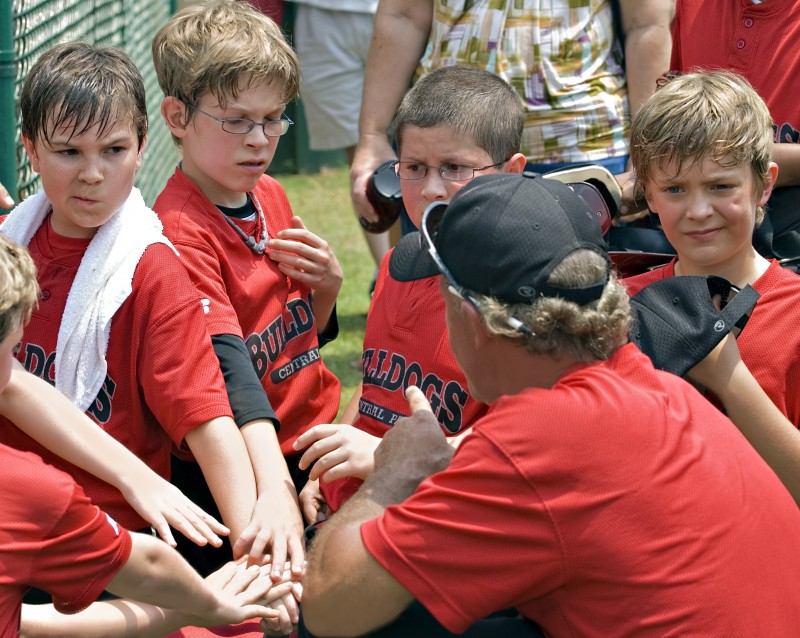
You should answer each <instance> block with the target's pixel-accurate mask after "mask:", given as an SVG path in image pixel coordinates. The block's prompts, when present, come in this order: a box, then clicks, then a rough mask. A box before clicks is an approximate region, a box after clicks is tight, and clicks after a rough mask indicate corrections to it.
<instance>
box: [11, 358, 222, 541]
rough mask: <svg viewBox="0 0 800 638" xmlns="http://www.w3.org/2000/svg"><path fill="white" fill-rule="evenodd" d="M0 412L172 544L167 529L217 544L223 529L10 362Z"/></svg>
mask: <svg viewBox="0 0 800 638" xmlns="http://www.w3.org/2000/svg"><path fill="white" fill-rule="evenodd" d="M0 414H2V415H3V416H4V417H6V418H7V419H8V420H9V421H11V422H12V423H14V424H15V425H16V426H17V427H18V428H20V429H21V430H22V431H23V432H25V433H26V434H27V435H28V436H30V437H31V438H33V439H34V440H36V441H38V442H39V443H40V444H41V445H43V446H44V447H46V448H47V449H49V450H50V451H52V452H53V453H54V454H57V455H58V456H60V457H61V458H63V459H65V460H66V461H68V462H70V463H72V464H73V465H76V466H78V467H80V468H82V469H84V470H86V471H87V472H90V473H91V474H94V475H95V476H96V477H98V478H99V479H102V480H103V481H105V482H106V483H109V484H110V485H113V486H114V487H116V488H117V489H118V490H119V491H120V492H122V495H123V496H124V497H125V499H126V500H127V501H128V502H129V503H130V504H131V506H132V507H133V508H134V509H135V510H136V511H137V512H138V513H139V515H140V516H142V518H144V519H146V520H147V521H148V522H149V523H150V524H151V525H152V526H153V528H154V529H155V530H156V532H157V533H158V535H159V536H160V537H161V538H163V539H164V540H165V541H166V542H167V543H169V544H170V545H172V546H173V547H174V546H175V539H174V538H173V536H172V532H171V531H170V529H169V526H170V525H172V527H174V528H175V529H177V530H178V531H180V532H181V533H182V534H184V535H185V536H186V537H187V538H189V539H190V540H192V541H193V542H195V543H197V544H198V545H205V544H206V543H211V544H212V545H214V546H219V545H220V544H221V541H220V539H219V537H218V536H217V534H227V533H228V529H227V528H226V527H225V526H223V525H221V524H220V523H219V522H218V521H217V520H216V519H214V517H212V516H210V515H209V514H207V513H205V512H204V511H203V510H202V509H200V508H199V507H197V505H195V504H194V503H192V501H190V500H189V499H188V498H186V497H185V496H184V495H183V494H182V493H181V491H180V490H179V489H178V488H176V487H175V486H174V485H172V484H171V483H169V482H168V481H166V480H164V479H163V478H161V477H160V476H159V475H157V474H156V473H155V472H153V470H151V469H150V468H149V467H148V466H147V465H145V463H143V462H142V461H141V460H140V459H139V458H138V457H137V456H135V455H134V454H133V453H132V452H130V451H129V450H128V449H127V448H126V447H125V446H123V445H122V444H121V443H119V441H117V440H116V439H114V438H113V437H111V436H109V435H108V434H107V433H106V432H105V431H104V430H103V429H102V428H100V427H98V426H97V425H96V424H95V423H94V422H92V421H91V420H90V419H89V417H87V416H86V415H85V414H83V413H82V412H80V411H79V410H78V408H76V407H75V406H74V405H73V404H72V402H71V401H70V400H69V399H67V397H65V396H64V395H63V394H61V393H60V392H59V391H58V390H56V389H55V388H54V387H53V386H51V385H50V384H49V383H47V382H46V381H44V380H42V379H40V378H39V377H37V376H35V375H33V374H31V373H29V372H28V371H27V370H25V368H23V367H22V365H21V364H20V363H19V362H16V361H15V362H14V367H13V369H12V372H11V379H10V381H9V383H8V385H7V386H6V388H5V389H4V390H3V391H2V392H0Z"/></svg>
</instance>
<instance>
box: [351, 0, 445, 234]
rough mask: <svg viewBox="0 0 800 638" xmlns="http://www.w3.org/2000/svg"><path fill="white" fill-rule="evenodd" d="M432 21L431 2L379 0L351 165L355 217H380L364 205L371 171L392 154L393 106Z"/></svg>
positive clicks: (407, 81) (403, 89) (402, 92)
mask: <svg viewBox="0 0 800 638" xmlns="http://www.w3.org/2000/svg"><path fill="white" fill-rule="evenodd" d="M432 22H433V0H381V2H380V3H379V4H378V11H377V13H376V14H375V27H374V30H373V34H372V43H371V45H370V48H369V54H368V56H367V64H366V67H365V70H364V93H363V95H362V98H361V115H360V117H359V124H358V131H359V139H358V145H357V146H356V150H355V155H354V157H353V162H352V164H351V165H350V197H351V198H352V200H353V206H354V208H355V211H356V214H357V215H359V216H360V217H364V218H365V219H367V220H369V221H373V222H374V221H378V215H377V214H376V213H375V210H374V209H373V208H372V205H371V204H370V203H369V201H367V194H366V192H367V183H368V182H369V178H370V176H371V175H372V172H373V171H374V170H375V169H376V168H377V167H378V166H380V165H381V164H382V163H383V162H385V161H387V160H391V159H395V158H396V155H395V152H394V150H393V149H392V145H391V144H390V142H389V139H388V137H387V131H388V129H389V125H390V124H391V122H392V118H394V113H395V111H396V110H397V106H398V105H399V104H400V101H401V100H402V98H403V95H405V93H406V91H407V90H408V87H409V85H410V84H411V78H412V77H413V75H414V70H415V69H416V68H417V64H418V63H419V60H420V58H421V57H422V54H423V53H424V51H425V45H426V44H427V42H428V36H429V34H430V30H431V24H432Z"/></svg>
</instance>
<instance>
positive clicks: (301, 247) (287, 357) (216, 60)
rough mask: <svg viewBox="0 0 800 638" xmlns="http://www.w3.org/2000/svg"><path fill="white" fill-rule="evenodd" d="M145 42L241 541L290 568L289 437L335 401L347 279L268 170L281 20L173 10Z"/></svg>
mask: <svg viewBox="0 0 800 638" xmlns="http://www.w3.org/2000/svg"><path fill="white" fill-rule="evenodd" d="M152 53H153V61H154V64H155V68H156V73H157V76H158V81H159V84H160V86H161V89H162V91H163V92H164V95H165V97H164V100H163V102H162V106H161V113H162V116H163V118H164V121H165V122H166V125H167V126H168V127H169V130H170V132H171V133H172V136H173V139H174V141H175V142H176V144H177V145H178V146H179V147H180V150H181V162H180V164H179V166H178V167H177V168H176V170H175V173H174V174H173V176H172V177H171V178H170V180H169V182H168V183H167V185H166V187H165V188H164V190H163V192H162V193H161V194H160V196H159V197H158V199H157V200H156V202H155V205H154V209H155V210H156V212H157V213H158V214H159V216H160V218H161V220H162V221H163V223H164V232H165V234H166V235H167V236H168V237H169V238H170V239H171V240H172V242H173V243H174V244H175V246H176V247H177V249H178V251H179V252H180V254H181V258H182V260H183V262H184V264H185V265H186V266H187V268H188V270H189V273H190V275H191V277H192V279H193V281H194V283H195V286H196V287H197V289H198V290H199V291H200V295H201V297H202V298H203V299H204V303H205V304H206V306H205V309H206V320H207V325H208V328H209V331H210V333H211V336H212V340H213V342H214V348H215V350H216V352H217V355H218V357H219V360H220V364H221V367H222V371H223V374H224V376H225V379H226V384H227V389H228V395H229V397H230V401H231V406H232V409H233V412H234V417H235V419H236V422H237V424H238V425H239V427H240V428H241V432H242V435H243V436H244V439H245V441H246V442H247V448H248V451H249V453H250V458H251V461H252V463H253V467H254V468H255V473H256V482H257V486H258V504H257V506H256V509H255V512H254V515H253V524H252V525H251V527H250V528H248V530H247V531H246V532H245V534H244V535H243V541H242V543H243V544H246V542H248V541H252V542H254V548H256V549H260V550H263V551H266V550H268V551H269V552H270V553H271V554H272V558H273V560H275V561H276V564H277V563H282V558H283V557H284V556H285V555H287V554H288V556H290V558H291V562H292V568H293V570H294V573H295V574H296V575H297V576H299V575H300V574H301V573H302V569H303V562H304V549H303V524H302V517H301V515H300V510H299V508H298V504H297V491H296V490H297V489H299V487H301V486H302V484H303V482H304V480H305V476H304V473H303V472H300V471H299V470H298V468H297V460H298V459H299V455H297V453H296V451H295V449H294V448H293V443H294V441H295V439H296V438H297V436H298V435H299V434H300V433H301V432H303V431H305V430H306V429H308V428H309V427H311V426H313V425H315V424H317V423H328V422H330V421H331V420H332V419H333V418H334V417H335V415H336V413H337V411H338V404H339V392H340V390H339V382H338V380H337V379H336V377H335V376H334V375H333V373H331V372H330V371H329V370H328V369H327V368H326V367H325V365H324V364H323V362H322V359H321V358H320V352H319V348H320V343H321V342H322V343H324V342H325V340H326V339H328V340H329V339H330V338H333V336H335V334H336V331H337V322H336V316H335V312H334V305H335V302H336V297H337V295H338V292H339V288H340V286H341V283H342V271H341V268H340V266H339V263H338V261H337V259H336V256H335V255H334V254H333V252H332V251H331V249H330V247H329V246H328V244H327V243H326V242H325V241H324V240H322V239H320V238H319V237H317V236H316V235H315V234H313V233H312V232H310V231H309V230H307V229H306V228H305V226H304V225H303V222H302V221H301V219H300V218H299V217H296V216H294V215H293V213H292V210H291V207H290V205H289V202H288V200H287V198H286V194H285V193H284V191H283V189H282V188H281V186H280V185H279V184H278V183H277V182H276V181H275V180H274V179H272V178H271V177H268V176H266V175H265V174H264V171H265V170H266V169H267V168H268V167H269V165H270V162H271V161H272V158H273V156H274V154H275V149H276V147H277V144H278V141H279V139H280V136H281V135H283V134H284V133H286V132H287V131H288V129H289V127H290V126H291V122H290V121H289V120H288V119H287V118H286V116H285V115H284V109H285V107H286V104H287V102H289V101H290V100H292V99H294V98H295V97H296V95H297V92H298V84H299V80H300V69H299V65H298V62H297V58H296V56H295V54H294V51H293V50H292V48H291V47H290V46H289V44H287V42H286V41H285V39H284V37H283V34H282V32H281V30H280V28H279V27H278V25H276V24H275V23H274V22H273V21H272V20H271V19H270V18H268V17H267V16H266V15H265V14H263V13H261V12H259V11H257V10H255V9H254V8H253V7H252V6H251V5H250V4H249V3H247V2H236V1H235V0H211V1H208V2H202V3H198V4H193V5H191V6H189V7H187V8H185V9H183V10H182V11H179V12H178V13H176V14H175V15H174V16H173V17H172V18H171V19H170V20H169V22H168V23H167V24H166V25H164V26H163V27H162V28H161V29H160V30H159V32H158V33H157V34H156V36H155V38H154V40H153V43H152ZM279 426H280V429H278V427H279ZM284 455H285V456H286V457H287V458H286V460H284ZM188 480H189V481H191V478H190V479H188ZM259 529H261V530H263V531H262V532H261V533H258V535H257V536H256V533H257V532H258V530H259ZM276 569H277V567H276Z"/></svg>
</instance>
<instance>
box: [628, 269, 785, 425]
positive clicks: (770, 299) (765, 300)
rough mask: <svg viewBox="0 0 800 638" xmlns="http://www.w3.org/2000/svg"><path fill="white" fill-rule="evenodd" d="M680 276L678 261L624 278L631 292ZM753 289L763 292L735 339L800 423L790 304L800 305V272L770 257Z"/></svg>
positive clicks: (758, 376) (762, 383) (757, 373)
mask: <svg viewBox="0 0 800 638" xmlns="http://www.w3.org/2000/svg"><path fill="white" fill-rule="evenodd" d="M673 276H675V260H673V261H671V262H670V263H669V264H667V265H666V266H663V267H662V268H656V269H654V270H651V271H650V272H646V273H643V274H641V275H637V276H635V277H629V278H628V279H625V280H623V282H622V283H623V284H624V285H625V287H626V288H627V289H628V293H629V294H630V295H635V294H636V293H637V292H639V291H640V290H641V289H642V288H644V287H645V286H647V285H648V284H651V283H653V282H654V281H658V280H659V279H665V278H667V277H673ZM753 288H755V289H756V291H757V292H758V293H759V294H760V295H761V297H760V298H759V300H758V302H757V303H756V306H755V308H754V309H753V312H752V313H751V315H750V318H749V319H748V320H747V325H746V326H745V327H744V330H742V332H741V334H740V335H739V336H738V337H737V338H736V343H737V344H738V345H739V352H740V353H741V355H742V361H744V363H745V365H746V366H747V367H748V369H749V370H750V372H751V373H752V374H753V377H754V378H755V379H756V381H758V384H759V385H760V386H761V387H762V388H763V389H764V392H766V393H767V396H769V398H770V399H772V402H773V403H774V404H775V405H776V406H778V409H779V410H780V411H781V412H783V414H784V415H785V416H786V418H787V419H789V420H790V421H791V422H792V423H794V424H795V426H796V427H800V331H798V330H797V327H796V325H795V323H796V322H795V320H794V315H793V313H792V312H791V310H790V309H791V308H798V307H800V276H799V275H797V274H796V273H794V272H792V271H790V270H787V269H786V268H782V267H781V265H780V264H779V263H778V262H777V261H775V260H771V263H770V265H769V268H767V270H766V272H765V273H764V274H763V275H761V277H759V278H758V279H757V280H756V281H755V283H753Z"/></svg>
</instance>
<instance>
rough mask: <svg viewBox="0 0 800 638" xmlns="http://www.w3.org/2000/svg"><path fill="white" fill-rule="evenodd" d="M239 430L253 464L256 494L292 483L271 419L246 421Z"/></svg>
mask: <svg viewBox="0 0 800 638" xmlns="http://www.w3.org/2000/svg"><path fill="white" fill-rule="evenodd" d="M241 432H242V438H243V439H244V442H245V445H246V447H247V453H248V455H249V457H250V462H251V464H252V466H253V472H254V474H255V480H256V492H257V494H259V495H261V494H263V493H264V492H265V491H269V490H273V489H283V488H285V486H286V485H287V484H289V485H293V482H292V478H291V476H290V474H289V468H288V467H287V465H286V459H284V458H283V453H282V452H281V447H280V443H279V442H278V435H277V432H276V431H275V426H274V425H273V424H272V421H270V420H269V419H255V420H253V421H250V422H249V423H246V424H245V425H244V426H243V427H242V429H241ZM292 489H294V488H292Z"/></svg>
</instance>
